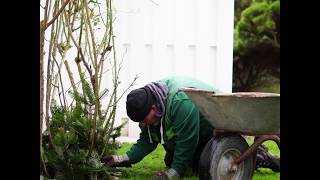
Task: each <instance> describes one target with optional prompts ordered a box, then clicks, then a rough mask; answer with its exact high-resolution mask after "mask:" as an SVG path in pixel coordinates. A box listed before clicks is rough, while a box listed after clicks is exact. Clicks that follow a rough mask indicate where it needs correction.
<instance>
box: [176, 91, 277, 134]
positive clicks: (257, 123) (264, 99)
mask: <svg viewBox="0 0 320 180" xmlns="http://www.w3.org/2000/svg"><path fill="white" fill-rule="evenodd" d="M181 90H182V91H184V92H185V93H186V94H187V95H188V96H189V97H190V98H191V100H192V101H193V103H194V104H195V105H196V106H197V107H198V109H199V111H200V112H201V113H202V114H203V115H204V116H205V117H206V119H207V120H208V121H209V122H210V123H211V124H212V125H213V126H214V127H215V128H216V129H223V130H228V131H236V132H241V133H242V134H248V135H266V134H280V95H279V94H275V93H261V92H239V93H217V94H215V93H213V92H210V91H204V90H198V89H194V88H183V89H181Z"/></svg>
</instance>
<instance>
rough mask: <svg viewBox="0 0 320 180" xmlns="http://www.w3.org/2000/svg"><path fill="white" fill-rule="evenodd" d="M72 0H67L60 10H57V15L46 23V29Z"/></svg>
mask: <svg viewBox="0 0 320 180" xmlns="http://www.w3.org/2000/svg"><path fill="white" fill-rule="evenodd" d="M70 1H71V0H66V1H65V2H64V3H63V4H62V6H61V8H60V9H59V11H58V12H57V14H55V16H54V17H53V18H52V19H51V20H50V21H49V22H48V23H47V24H46V27H45V29H47V28H48V27H49V26H50V25H51V24H52V23H53V22H54V21H55V20H56V19H57V18H58V16H59V15H60V14H61V13H62V11H63V10H64V8H65V7H66V6H67V4H68V3H69V2H70Z"/></svg>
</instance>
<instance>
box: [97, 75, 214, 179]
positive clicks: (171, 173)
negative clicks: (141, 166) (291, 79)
mask: <svg viewBox="0 0 320 180" xmlns="http://www.w3.org/2000/svg"><path fill="white" fill-rule="evenodd" d="M182 87H193V88H197V89H202V90H208V91H214V92H220V91H219V90H218V89H215V88H213V87H211V86H209V85H207V84H205V83H203V82H200V81H197V80H194V79H191V78H186V77H170V78H165V79H162V80H160V81H158V82H153V83H150V84H147V85H146V86H144V87H142V88H139V89H135V90H133V91H131V92H130V93H129V94H128V96H127V102H126V109H127V114H128V116H129V117H130V119H131V120H133V121H135V122H139V127H140V128H141V133H140V138H139V140H138V141H137V143H136V144H134V145H133V146H132V147H131V149H130V150H129V151H128V152H127V153H126V154H125V155H121V156H115V155H113V156H109V157H106V158H103V159H102V161H103V162H105V163H107V164H108V165H110V166H117V167H128V166H131V164H134V163H137V162H139V161H140V160H142V159H143V158H144V157H145V156H146V155H148V154H149V153H150V152H152V151H153V150H154V149H155V148H156V147H157V145H158V144H159V143H161V144H162V145H163V147H164V149H165V151H166V156H165V160H164V161H165V164H166V166H167V167H169V169H168V170H167V171H165V172H159V173H156V174H155V175H154V178H155V179H172V178H179V177H181V176H183V175H184V174H185V172H186V170H187V169H188V167H191V169H192V171H193V172H197V170H198V162H199V159H200V155H201V152H202V149H203V148H204V147H205V145H206V143H207V142H208V141H209V140H210V139H211V138H212V136H213V127H212V125H211V124H210V123H209V122H208V121H207V120H206V119H205V117H204V116H203V115H202V114H201V113H200V112H199V110H198V109H197V108H196V106H195V105H194V104H193V103H192V101H191V99H189V97H188V96H187V95H186V94H185V93H184V92H182V91H179V89H180V88H182Z"/></svg>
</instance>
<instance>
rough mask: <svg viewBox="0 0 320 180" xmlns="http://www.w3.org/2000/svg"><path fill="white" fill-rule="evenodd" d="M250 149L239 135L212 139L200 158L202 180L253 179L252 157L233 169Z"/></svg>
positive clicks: (200, 176)
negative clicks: (235, 162) (235, 163)
mask: <svg viewBox="0 0 320 180" xmlns="http://www.w3.org/2000/svg"><path fill="white" fill-rule="evenodd" d="M248 147H249V146H248V144H247V142H246V141H245V139H244V138H243V137H241V136H239V135H232V136H225V137H215V138H212V139H211V140H210V141H209V142H208V143H207V145H206V147H205V148H204V150H203V152H202V154H201V157H200V162H199V178H200V180H224V179H232V180H242V179H251V177H252V172H253V158H252V156H249V157H248V158H246V159H245V160H244V161H243V162H241V163H240V164H239V165H238V166H234V168H232V163H233V162H234V160H235V159H236V158H237V157H239V156H240V155H241V154H242V153H243V152H244V151H245V150H246V149H247V148H248Z"/></svg>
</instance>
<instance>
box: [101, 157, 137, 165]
mask: <svg viewBox="0 0 320 180" xmlns="http://www.w3.org/2000/svg"><path fill="white" fill-rule="evenodd" d="M101 162H103V163H105V164H106V165H108V166H110V167H131V163H130V160H129V157H128V156H127V155H122V156H117V155H111V156H106V157H103V158H102V159H101Z"/></svg>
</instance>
